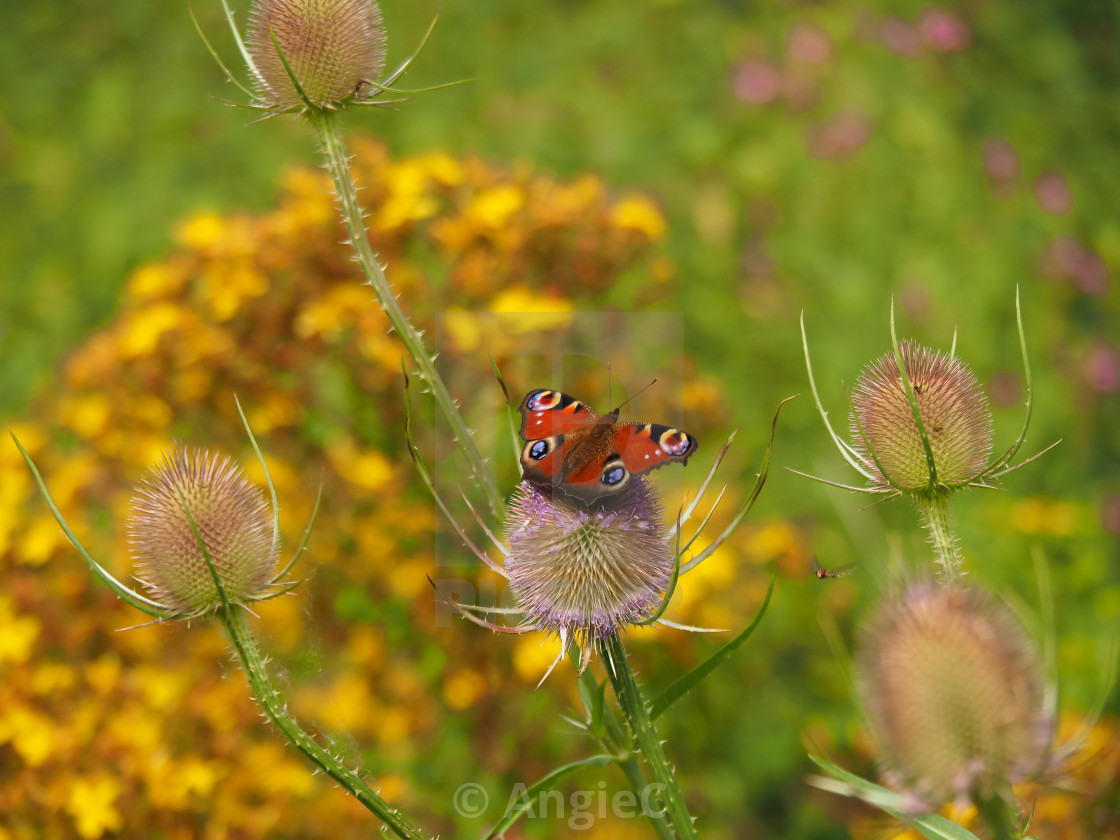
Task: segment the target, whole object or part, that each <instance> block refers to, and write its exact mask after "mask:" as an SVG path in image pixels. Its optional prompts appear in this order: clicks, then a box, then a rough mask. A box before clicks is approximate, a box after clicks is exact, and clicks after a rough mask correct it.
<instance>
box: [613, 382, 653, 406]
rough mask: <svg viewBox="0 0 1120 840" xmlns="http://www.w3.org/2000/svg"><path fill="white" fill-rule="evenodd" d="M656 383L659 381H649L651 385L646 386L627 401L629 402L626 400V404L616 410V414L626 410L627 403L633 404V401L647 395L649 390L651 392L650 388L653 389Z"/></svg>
mask: <svg viewBox="0 0 1120 840" xmlns="http://www.w3.org/2000/svg"><path fill="white" fill-rule="evenodd" d="M656 381H657V380H656V379H651V380H650V381H649V384H648V385H646V387H644V388H642V390H640V391H638V393H636V394H634V396H632V397H630V398H629V399H627V400H626V402H624V403H623V404H622V405H620V406H619V407H618V408H616V409H615V410H614V411H615V414H617V413H618V412H620V411H622V409H624V408H625V407H626V405H627V403H630V402H633V401H634V400H635V399H637V398H638V397H639V396H641V395H642V394H644V393H645V392H646V391H648V390H649V389H650V388H652V387H653V384H654V383H655V382H656Z"/></svg>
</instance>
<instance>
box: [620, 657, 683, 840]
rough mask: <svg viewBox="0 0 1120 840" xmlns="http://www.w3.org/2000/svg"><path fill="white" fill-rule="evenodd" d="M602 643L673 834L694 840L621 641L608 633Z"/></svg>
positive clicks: (631, 726) (635, 738) (679, 790)
mask: <svg viewBox="0 0 1120 840" xmlns="http://www.w3.org/2000/svg"><path fill="white" fill-rule="evenodd" d="M602 646H603V650H604V652H605V653H606V658H607V661H606V663H605V665H606V669H607V675H608V676H609V677H610V681H611V687H612V688H613V689H614V693H615V696H616V697H617V698H618V705H619V706H620V707H621V708H622V713H623V714H624V715H625V716H626V721H627V723H629V724H630V731H631V732H632V733H633V735H634V741H635V743H637V745H638V751H639V752H641V754H642V755H643V756H644V757H645V760H646V764H648V765H649V769H650V774H651V775H652V776H653V780H654V782H656V783H657V784H658V785H659V786H660V787H661V796H662V798H663V800H664V805H665V811H666V815H667V816H668V818H669V822H670V823H671V824H672V826H673V828H674V829H675V830H676V832H677V837H680V838H685V840H696V828H695V827H694V826H693V824H692V817H691V816H689V813H688V808H687V806H686V805H685V802H684V794H683V793H682V792H681V789H680V787H679V786H678V785H677V779H676V776H675V775H674V774H673V768H672V767H671V766H670V765H669V762H668V760H667V759H666V758H665V751H664V750H663V749H662V748H661V739H660V738H658V736H657V730H656V729H654V727H653V722H652V721H651V720H650V717H649V710H648V709H647V708H646V703H645V700H644V699H643V698H642V692H641V690H640V689H639V688H638V681H637V680H636V679H635V678H634V671H633V670H632V669H631V668H630V662H629V660H628V659H627V658H626V649H625V648H624V647H623V646H622V640H621V639H619V637H618V636H611V637H610V638H608V639H606V640H604V641H603V642H602Z"/></svg>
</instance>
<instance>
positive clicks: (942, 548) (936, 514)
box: [917, 491, 964, 583]
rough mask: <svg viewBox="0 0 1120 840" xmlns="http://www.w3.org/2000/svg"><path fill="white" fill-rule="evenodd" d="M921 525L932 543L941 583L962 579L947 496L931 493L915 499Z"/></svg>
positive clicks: (959, 554) (961, 557)
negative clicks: (924, 527) (927, 532)
mask: <svg viewBox="0 0 1120 840" xmlns="http://www.w3.org/2000/svg"><path fill="white" fill-rule="evenodd" d="M917 501H918V510H919V512H920V514H921V517H922V523H923V524H924V525H925V526H926V529H927V530H928V531H929V538H930V542H931V543H933V553H934V559H935V560H936V562H937V565H938V567H939V570H940V573H941V581H942V583H953V582H957V581H960V580H961V578H962V577H964V569H963V566H964V557H963V556H962V555H961V550H960V548H959V547H958V545H957V535H956V534H955V533H953V521H952V512H951V511H950V510H949V494H948V493H939V492H936V491H934V492H932V493H927V494H923V495H921V496H918V497H917Z"/></svg>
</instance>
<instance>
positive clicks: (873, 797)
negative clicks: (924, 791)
mask: <svg viewBox="0 0 1120 840" xmlns="http://www.w3.org/2000/svg"><path fill="white" fill-rule="evenodd" d="M809 760H810V761H812V762H813V763H814V764H816V765H817V766H818V767H820V768H821V769H822V770H824V771H825V772H826V773H828V774H829V775H830V776H832V777H833V778H835V779H839V780H840V781H841V782H843V783H845V785H846V786H847V787H848V788H849V791H847V792H846V791H843V790H840V789H837V788H834V787H830V786H827V785H824V786H821V787H823V788H824V789H826V790H831V791H832V792H833V793H839V794H841V795H850V796H854V797H856V798H857V799H862V800H863V801H864V802H866V803H868V804H869V805H874V806H875V807H876V808H879V809H881V810H883V811H885V812H886V813H888V814H890V815H891V816H892V817H895V818H896V819H900V820H902V821H903V822H905V823H907V824H909V825H912V826H914V828H916V829H917V830H918V831H920V832H921V833H922V836H923V837H927V838H929V840H980V838H979V837H977V836H976V835H975V834H973V833H972V832H971V831H969V830H968V829H966V828H962V827H961V826H959V825H957V824H956V823H955V822H953V821H952V820H950V819H947V818H946V817H943V816H941V815H940V814H922V815H920V816H917V817H909V816H907V815H906V813H905V811H904V810H903V800H902V797H901V796H900V795H899V794H897V793H895V792H894V791H893V790H888V789H887V788H885V787H882V786H880V785H877V784H875V783H874V782H869V781H868V780H867V779H864V778H862V777H861V776H857V775H856V774H855V773H849V772H848V771H847V770H845V769H844V768H842V767H839V766H837V765H835V764H833V763H832V762H831V761H828V760H827V759H824V758H821V757H820V756H816V755H810V756H809ZM822 781H826V782H827V781H828V780H827V779H825V780H822Z"/></svg>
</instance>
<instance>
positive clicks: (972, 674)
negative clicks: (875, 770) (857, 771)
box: [856, 583, 1052, 808]
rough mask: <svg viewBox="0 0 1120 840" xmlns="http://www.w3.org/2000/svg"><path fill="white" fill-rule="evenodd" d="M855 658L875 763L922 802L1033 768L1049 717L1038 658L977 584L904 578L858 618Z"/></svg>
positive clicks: (1008, 779)
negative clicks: (905, 583)
mask: <svg viewBox="0 0 1120 840" xmlns="http://www.w3.org/2000/svg"><path fill="white" fill-rule="evenodd" d="M856 665H857V677H858V686H859V692H860V695H861V698H862V700H863V704H864V708H865V710H866V712H867V717H868V722H869V723H870V725H871V729H872V731H873V733H874V734H875V736H876V740H877V741H878V743H879V745H880V747H881V750H882V759H883V761H884V764H885V765H886V767H887V768H888V770H889V771H890V773H891V774H892V775H894V776H895V777H897V780H898V781H899V783H900V784H901V785H902V786H903V787H905V788H906V789H907V790H908V791H909V792H911V793H913V794H915V795H917V796H918V798H919V799H920V800H921V801H923V802H924V803H926V804H927V805H928V806H930V807H934V808H935V807H937V806H939V805H941V804H942V803H944V802H946V801H949V800H967V799H976V798H978V797H979V798H988V797H990V796H992V795H994V794H998V793H1001V792H1002V791H1003V790H1004V789H1005V788H1006V787H1007V784H1008V783H1013V782H1017V781H1020V780H1022V779H1024V778H1026V777H1028V776H1031V775H1033V774H1035V773H1037V772H1039V771H1040V770H1041V769H1043V766H1044V764H1045V763H1046V761H1047V758H1048V752H1049V746H1050V737H1051V731H1052V725H1051V724H1052V721H1051V720H1050V716H1049V715H1048V713H1047V712H1046V711H1045V702H1044V700H1045V692H1044V690H1043V688H1044V682H1043V678H1042V674H1041V668H1040V665H1039V659H1038V655H1037V653H1036V651H1035V649H1034V647H1033V646H1032V645H1031V644H1030V642H1029V641H1028V640H1027V639H1026V637H1025V636H1024V634H1023V631H1022V629H1021V628H1020V626H1019V623H1018V621H1016V619H1015V618H1014V616H1012V615H1011V613H1010V612H1009V611H1008V610H1007V609H1006V608H1005V607H1002V606H1000V605H998V604H995V603H993V602H992V600H991V599H990V598H989V597H988V595H987V594H986V593H984V592H983V591H981V590H977V589H969V588H965V587H962V586H959V585H948V586H934V585H933V584H930V583H919V584H915V585H911V586H910V587H909V588H908V589H907V590H906V591H905V592H903V593H902V594H901V595H900V596H898V597H896V598H892V599H888V600H886V601H884V602H883V604H882V605H881V606H880V609H879V611H878V613H877V614H876V615H875V616H874V617H873V618H872V620H871V621H870V622H869V623H867V624H866V625H864V627H863V629H862V631H861V634H860V643H859V651H858V654H857V659H856Z"/></svg>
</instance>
